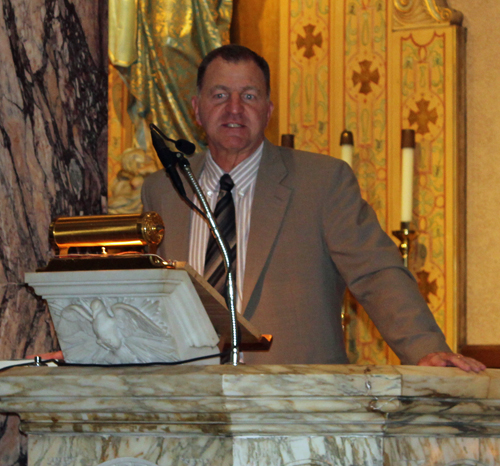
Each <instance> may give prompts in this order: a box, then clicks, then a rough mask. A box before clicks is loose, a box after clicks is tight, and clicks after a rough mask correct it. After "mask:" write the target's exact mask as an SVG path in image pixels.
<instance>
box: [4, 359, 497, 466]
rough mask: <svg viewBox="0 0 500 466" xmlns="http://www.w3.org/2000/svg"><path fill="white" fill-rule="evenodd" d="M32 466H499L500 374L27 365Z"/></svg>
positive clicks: (26, 426) (12, 406) (14, 405)
mask: <svg viewBox="0 0 500 466" xmlns="http://www.w3.org/2000/svg"><path fill="white" fill-rule="evenodd" d="M0 412H7V413H17V414H18V415H19V416H20V418H21V430H22V431H23V432H24V433H25V434H27V435H28V445H29V447H28V464H29V466H35V465H36V466H98V465H106V466H152V465H157V466H173V465H175V466H183V465H192V466H212V465H213V466H215V465H217V466H225V465H227V466H230V465H238V466H247V465H252V466H253V465H287V466H292V465H293V466H298V465H310V466H313V465H314V466H323V465H324V466H326V465H330V466H331V465H335V466H382V465H390V466H393V465H398V466H399V465H405V466H419V465H442V466H445V465H447V466H485V465H487V466H493V465H497V464H499V463H500V438H499V436H500V414H499V413H500V370H487V371H485V372H483V373H482V374H479V375H475V374H468V373H465V372H462V371H460V370H459V369H456V368H420V367H410V366H394V367H392V366H381V367H375V366H341V365H339V366H314V365H311V366H298V365H297V366H244V365H240V366H237V367H233V366H176V367H165V366H150V367H144V366H143V367H141V366H136V367H127V368H117V367H115V368H114V367H70V366H65V367H24V368H14V369H9V370H8V371H5V372H2V373H0Z"/></svg>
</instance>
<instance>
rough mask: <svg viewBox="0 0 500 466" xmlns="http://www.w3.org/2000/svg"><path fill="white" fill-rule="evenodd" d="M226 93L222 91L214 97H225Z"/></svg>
mask: <svg viewBox="0 0 500 466" xmlns="http://www.w3.org/2000/svg"><path fill="white" fill-rule="evenodd" d="M225 95H226V94H224V93H222V92H220V93H219V94H215V95H214V97H215V98H216V99H223V98H224V97H225Z"/></svg>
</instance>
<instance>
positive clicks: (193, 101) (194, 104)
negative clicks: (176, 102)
mask: <svg viewBox="0 0 500 466" xmlns="http://www.w3.org/2000/svg"><path fill="white" fill-rule="evenodd" d="M191 106H192V107H193V110H194V116H195V118H196V123H198V124H199V125H201V121H200V113H199V111H198V96H197V95H195V96H194V97H191Z"/></svg>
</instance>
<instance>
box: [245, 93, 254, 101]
mask: <svg viewBox="0 0 500 466" xmlns="http://www.w3.org/2000/svg"><path fill="white" fill-rule="evenodd" d="M243 98H244V99H245V100H254V99H255V96H254V95H253V94H244V96H243Z"/></svg>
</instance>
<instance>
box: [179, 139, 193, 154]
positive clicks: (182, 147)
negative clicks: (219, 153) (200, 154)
mask: <svg viewBox="0 0 500 466" xmlns="http://www.w3.org/2000/svg"><path fill="white" fill-rule="evenodd" d="M175 147H176V149H177V150H179V151H181V152H182V153H183V154H186V155H191V154H193V153H194V151H195V150H196V146H195V145H194V144H193V143H192V142H189V141H186V140H185V139H179V140H178V141H176V143H175Z"/></svg>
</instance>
